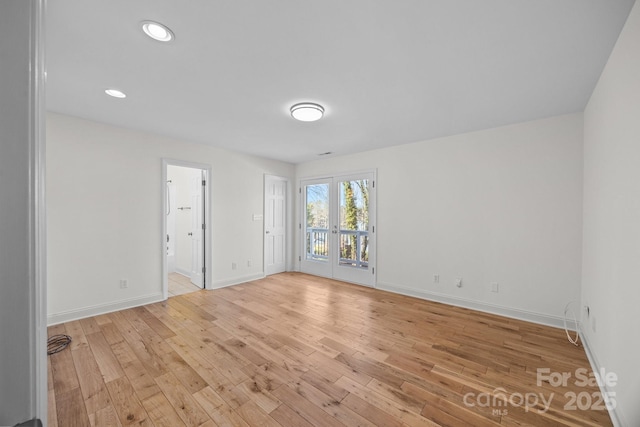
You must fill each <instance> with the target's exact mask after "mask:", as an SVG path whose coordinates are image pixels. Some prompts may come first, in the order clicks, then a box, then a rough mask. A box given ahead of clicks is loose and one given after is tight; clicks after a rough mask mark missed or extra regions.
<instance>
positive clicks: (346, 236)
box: [338, 179, 369, 270]
mask: <svg viewBox="0 0 640 427" xmlns="http://www.w3.org/2000/svg"><path fill="white" fill-rule="evenodd" d="M338 192H339V198H340V207H339V216H340V219H339V224H340V233H339V236H340V239H339V253H340V258H339V260H338V265H340V266H344V267H353V268H359V269H365V270H366V269H368V268H369V180H368V179H358V180H345V181H338Z"/></svg>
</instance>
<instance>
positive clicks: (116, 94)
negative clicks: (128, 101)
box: [104, 89, 127, 98]
mask: <svg viewBox="0 0 640 427" xmlns="http://www.w3.org/2000/svg"><path fill="white" fill-rule="evenodd" d="M104 93H106V94H107V95H109V96H113V97H114V98H126V97H127V95H126V94H125V93H124V92H122V91H120V90H118V89H106V90H105V91H104Z"/></svg>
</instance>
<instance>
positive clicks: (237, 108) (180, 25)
mask: <svg viewBox="0 0 640 427" xmlns="http://www.w3.org/2000/svg"><path fill="white" fill-rule="evenodd" d="M632 5H633V0H528V1H527V0H483V1H478V0H386V1H382V0H348V1H345V0H324V1H312V0H279V1H265V0H244V1H242V0H215V1H214V0H188V1H169V0H136V1H131V0H53V1H49V2H48V13H47V62H48V65H47V71H48V77H47V103H48V109H49V110H50V111H55V112H60V113H64V114H70V115H74V116H78V117H83V118H88V119H92V120H97V121H100V122H105V123H110V124H114V125H118V126H123V127H127V128H133V129H139V130H143V131H148V132H153V133H157V134H161V135H167V136H171V137H175V138H180V139H182V140H188V141H195V142H200V143H205V144H210V145H213V146H217V147H225V148H228V149H232V150H236V151H241V152H245V153H251V154H255V155H258V156H263V157H269V158H274V159H279V160H283V161H287V162H292V163H299V162H303V161H307V160H312V159H316V158H317V154H318V153H323V152H327V151H332V152H334V153H335V155H339V154H346V153H353V152H359V151H364V150H369V149H373V148H380V147H385V146H391V145H398V144H404V143H409V142H415V141H421V140H426V139H431V138H435V137H440V136H446V135H453V134H459V133H463V132H469V131H474V130H479V129H486V128H491V127H495V126H500V125H505V124H510V123H517V122H522V121H527V120H533V119H538V118H543V117H549V116H553V115H558V114H565V113H572V112H578V111H582V110H583V109H584V107H585V105H586V103H587V101H588V99H589V96H590V95H591V92H592V90H593V88H594V86H595V84H596V81H597V79H598V77H599V75H600V73H601V71H602V69H603V67H604V64H605V62H606V60H607V58H608V56H609V54H610V52H611V49H612V47H613V45H614V43H615V41H616V39H617V37H618V34H619V33H620V30H621V28H622V26H623V24H624V21H625V19H626V17H627V15H628V13H629V10H630V9H631V6H632ZM143 20H155V21H159V22H162V23H164V24H165V25H167V26H168V27H169V28H171V29H172V30H173V31H174V33H175V34H176V39H175V41H174V42H172V43H170V44H163V43H160V42H157V41H154V40H151V39H149V38H148V37H146V36H145V35H144V34H143V33H142V31H141V29H140V22H141V21H143ZM109 87H114V88H118V89H120V90H122V91H124V92H125V93H126V94H127V95H128V97H127V98H126V99H124V100H120V99H115V98H110V97H108V96H106V95H105V94H104V89H106V88H109ZM301 101H313V102H318V103H320V104H322V105H323V106H324V107H325V109H326V114H325V117H324V118H323V119H322V120H320V121H319V122H314V123H302V122H296V121H295V120H293V119H292V118H291V117H290V115H289V111H288V109H289V107H290V106H291V105H293V104H294V103H297V102H301Z"/></svg>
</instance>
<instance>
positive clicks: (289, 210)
mask: <svg viewBox="0 0 640 427" xmlns="http://www.w3.org/2000/svg"><path fill="white" fill-rule="evenodd" d="M267 178H273V179H276V180H278V181H284V182H286V183H287V191H286V193H285V197H286V198H287V200H286V203H285V213H284V214H285V219H284V221H285V223H284V229H285V233H286V236H285V245H286V249H285V261H284V270H285V271H292V270H293V268H292V267H293V265H292V263H291V259H292V255H293V250H292V248H293V245H292V239H293V238H294V236H293V235H294V233H293V202H292V199H293V196H292V191H293V188H292V185H291V179H290V178H287V177H286V176H280V175H273V174H270V173H265V174H264V178H263V185H262V273H263V274H264V275H266V274H267V239H266V238H265V235H266V234H265V231H266V222H265V216H266V213H267V212H266V206H265V205H266V203H267Z"/></svg>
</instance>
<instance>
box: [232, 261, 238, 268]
mask: <svg viewBox="0 0 640 427" xmlns="http://www.w3.org/2000/svg"><path fill="white" fill-rule="evenodd" d="M236 268H238V265H237V264H236V263H235V262H232V263H231V269H232V270H235V269H236Z"/></svg>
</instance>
